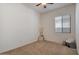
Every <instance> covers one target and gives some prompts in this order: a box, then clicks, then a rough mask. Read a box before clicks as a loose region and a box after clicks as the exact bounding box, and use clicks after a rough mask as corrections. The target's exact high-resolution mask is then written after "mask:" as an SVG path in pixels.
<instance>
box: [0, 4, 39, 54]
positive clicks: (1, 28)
mask: <svg viewBox="0 0 79 59" xmlns="http://www.w3.org/2000/svg"><path fill="white" fill-rule="evenodd" d="M38 22H39V14H38V13H36V12H35V11H33V10H31V9H29V8H27V7H26V6H24V5H22V4H14V3H13V4H8V3H7V4H0V53H1V52H4V51H7V50H10V49H14V48H17V47H20V46H22V45H25V44H28V43H31V42H34V41H36V40H37V37H38V34H39V33H38V24H39V23H38Z"/></svg>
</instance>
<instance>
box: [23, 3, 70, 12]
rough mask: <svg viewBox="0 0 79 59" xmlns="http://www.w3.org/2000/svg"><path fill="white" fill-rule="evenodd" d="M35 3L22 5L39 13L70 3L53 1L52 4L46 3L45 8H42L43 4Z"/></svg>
mask: <svg viewBox="0 0 79 59" xmlns="http://www.w3.org/2000/svg"><path fill="white" fill-rule="evenodd" d="M36 4H37V3H24V4H23V5H25V6H27V7H29V8H32V9H34V10H35V11H37V12H40V13H45V12H48V11H51V10H54V9H56V8H61V7H64V6H66V5H70V4H71V3H54V4H51V5H50V4H47V8H43V6H39V7H37V6H35V5H36Z"/></svg>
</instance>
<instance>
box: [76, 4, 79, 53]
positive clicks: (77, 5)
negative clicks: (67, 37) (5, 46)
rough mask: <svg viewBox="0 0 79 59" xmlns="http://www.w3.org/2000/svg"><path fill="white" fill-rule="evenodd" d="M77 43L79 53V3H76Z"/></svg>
mask: <svg viewBox="0 0 79 59" xmlns="http://www.w3.org/2000/svg"><path fill="white" fill-rule="evenodd" d="M76 44H77V51H78V54H79V4H76Z"/></svg>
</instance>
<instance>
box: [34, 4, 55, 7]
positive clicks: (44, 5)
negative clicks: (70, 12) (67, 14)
mask: <svg viewBox="0 0 79 59" xmlns="http://www.w3.org/2000/svg"><path fill="white" fill-rule="evenodd" d="M47 4H54V3H38V4H36V5H35V6H40V5H42V6H43V7H44V8H46V7H47V6H46V5H47Z"/></svg>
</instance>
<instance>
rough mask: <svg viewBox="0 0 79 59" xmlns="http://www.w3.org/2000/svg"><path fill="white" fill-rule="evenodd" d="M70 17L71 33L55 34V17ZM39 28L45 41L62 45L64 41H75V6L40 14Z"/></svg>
mask: <svg viewBox="0 0 79 59" xmlns="http://www.w3.org/2000/svg"><path fill="white" fill-rule="evenodd" d="M67 14H68V15H70V16H71V33H56V32H55V20H54V18H55V17H56V16H62V15H67ZM40 17H41V20H40V22H41V28H43V33H44V36H45V40H48V41H53V42H56V43H60V44H62V42H63V41H64V40H66V39H75V5H74V4H72V5H68V6H64V7H62V8H58V9H55V10H52V11H50V12H47V13H43V14H41V16H40Z"/></svg>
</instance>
